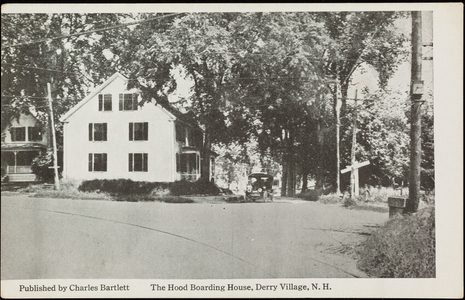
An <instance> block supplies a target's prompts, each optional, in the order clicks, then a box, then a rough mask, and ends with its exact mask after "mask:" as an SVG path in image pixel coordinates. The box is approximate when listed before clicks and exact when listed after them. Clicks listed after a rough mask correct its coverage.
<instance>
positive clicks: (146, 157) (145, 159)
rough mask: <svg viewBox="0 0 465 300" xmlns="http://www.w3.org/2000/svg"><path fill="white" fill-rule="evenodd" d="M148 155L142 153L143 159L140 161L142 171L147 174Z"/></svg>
mask: <svg viewBox="0 0 465 300" xmlns="http://www.w3.org/2000/svg"><path fill="white" fill-rule="evenodd" d="M148 156H149V155H148V154H147V153H144V155H143V159H142V164H143V165H142V171H144V172H147V171H148Z"/></svg>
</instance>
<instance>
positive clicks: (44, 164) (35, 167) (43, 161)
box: [31, 151, 55, 182]
mask: <svg viewBox="0 0 465 300" xmlns="http://www.w3.org/2000/svg"><path fill="white" fill-rule="evenodd" d="M50 167H53V153H52V152H51V151H47V152H44V153H41V154H40V155H39V156H37V157H36V158H34V160H33V161H32V164H31V170H32V173H34V174H36V175H37V177H38V178H39V179H40V180H42V181H45V182H53V181H54V178H55V173H54V172H55V170H54V169H53V168H50Z"/></svg>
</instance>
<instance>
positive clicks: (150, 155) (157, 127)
mask: <svg viewBox="0 0 465 300" xmlns="http://www.w3.org/2000/svg"><path fill="white" fill-rule="evenodd" d="M127 81H128V79H127V78H126V77H124V76H123V75H121V74H119V73H115V74H114V75H113V76H111V77H110V78H109V79H108V80H107V81H105V82H104V83H103V84H101V85H100V86H98V87H97V88H96V89H95V90H94V91H93V92H92V93H90V94H89V95H88V96H87V97H85V98H84V99H83V100H82V101H80V102H79V103H78V104H77V105H76V106H75V107H73V108H72V109H71V110H70V111H68V112H67V113H66V114H65V115H63V116H62V117H61V118H60V121H61V122H63V134H64V138H63V148H64V149H63V151H64V153H63V177H64V178H69V179H79V180H91V179H120V178H122V179H131V180H134V181H151V182H173V181H177V180H181V179H186V180H190V181H195V180H197V179H198V178H200V166H201V159H202V157H201V153H202V152H201V146H202V142H203V131H202V130H201V129H200V128H199V127H198V126H197V125H196V123H195V122H193V121H192V118H189V116H188V114H183V113H181V112H179V111H178V110H176V109H174V108H168V109H165V108H163V107H161V105H157V104H156V103H155V101H153V102H146V103H145V104H143V105H139V104H140V101H141V99H140V98H141V97H140V95H139V94H138V91H137V90H136V89H131V90H127V89H126V87H127ZM212 159H213V158H212ZM213 165H214V164H213V163H212V164H211V166H213ZM212 171H213V170H211V174H212V173H213V172H212Z"/></svg>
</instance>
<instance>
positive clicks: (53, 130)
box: [47, 83, 60, 190]
mask: <svg viewBox="0 0 465 300" xmlns="http://www.w3.org/2000/svg"><path fill="white" fill-rule="evenodd" d="M47 93H48V106H49V108H50V124H51V126H52V138H53V141H52V144H53V169H54V170H55V188H56V189H57V190H59V189H60V179H59V178H58V155H57V139H56V135H55V121H54V120H53V108H52V91H51V88H50V83H47Z"/></svg>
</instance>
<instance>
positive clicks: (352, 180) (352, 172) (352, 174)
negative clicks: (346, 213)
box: [350, 89, 358, 199]
mask: <svg viewBox="0 0 465 300" xmlns="http://www.w3.org/2000/svg"><path fill="white" fill-rule="evenodd" d="M357 94H358V89H356V90H355V99H354V100H355V104H354V109H355V111H354V121H353V123H354V125H353V132H352V152H351V154H350V166H351V168H350V198H351V199H354V197H355V195H358V191H356V190H355V151H356V149H357ZM357 180H358V179H357Z"/></svg>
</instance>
